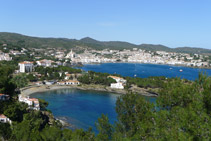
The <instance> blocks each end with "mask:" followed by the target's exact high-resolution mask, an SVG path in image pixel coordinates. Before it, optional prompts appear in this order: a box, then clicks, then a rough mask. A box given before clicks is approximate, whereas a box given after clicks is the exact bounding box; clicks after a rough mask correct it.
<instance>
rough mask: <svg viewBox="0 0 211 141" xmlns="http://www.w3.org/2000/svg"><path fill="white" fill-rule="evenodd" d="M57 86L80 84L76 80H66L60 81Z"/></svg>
mask: <svg viewBox="0 0 211 141" xmlns="http://www.w3.org/2000/svg"><path fill="white" fill-rule="evenodd" d="M57 84H58V85H79V84H80V82H79V81H77V80H68V81H60V82H57Z"/></svg>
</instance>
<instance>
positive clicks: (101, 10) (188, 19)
mask: <svg viewBox="0 0 211 141" xmlns="http://www.w3.org/2000/svg"><path fill="white" fill-rule="evenodd" d="M0 5H1V7H0V19H1V20H0V32H15V33H20V34H24V35H29V36H37V37H62V38H71V39H72V38H74V39H81V38H84V37H91V38H94V39H96V40H100V41H126V42H130V43H135V44H143V43H147V44H162V45H166V46H168V47H172V48H174V47H184V46H190V47H201V48H208V49H211V8H210V6H211V1H210V0H0Z"/></svg>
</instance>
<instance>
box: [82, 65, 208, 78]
mask: <svg viewBox="0 0 211 141" xmlns="http://www.w3.org/2000/svg"><path fill="white" fill-rule="evenodd" d="M81 69H83V70H85V71H88V70H92V71H95V72H107V73H110V74H115V73H117V74H120V75H122V76H131V77H134V75H136V76H137V77H142V78H146V77H149V76H165V77H181V78H186V79H188V80H195V79H197V78H198V74H199V72H206V73H207V75H209V76H211V69H199V68H189V67H181V66H169V65H156V64H135V63H134V64H133V63H104V64H87V65H84V66H83V67H81ZM181 69H182V70H183V71H182V72H180V70H181Z"/></svg>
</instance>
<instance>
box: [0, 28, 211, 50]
mask: <svg viewBox="0 0 211 141" xmlns="http://www.w3.org/2000/svg"><path fill="white" fill-rule="evenodd" d="M3 43H7V44H10V45H13V46H20V47H26V48H48V47H51V48H67V49H69V48H75V47H78V46H80V47H83V48H93V49H98V50H102V49H106V48H108V49H118V50H123V49H132V48H138V49H144V50H149V51H167V52H180V53H211V50H210V49H203V48H191V47H180V48H169V47H167V46H164V45H153V44H141V45H135V44H131V43H128V42H121V41H107V42H105V41H97V40H95V39H92V38H90V37H86V38H82V39H80V40H76V39H67V38H41V37H31V36H25V35H21V34H17V33H8V32H0V44H3Z"/></svg>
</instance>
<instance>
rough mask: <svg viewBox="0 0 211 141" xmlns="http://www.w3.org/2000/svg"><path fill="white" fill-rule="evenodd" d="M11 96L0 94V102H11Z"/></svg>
mask: <svg viewBox="0 0 211 141" xmlns="http://www.w3.org/2000/svg"><path fill="white" fill-rule="evenodd" d="M9 99H10V96H9V95H6V94H0V100H2V101H4V100H9Z"/></svg>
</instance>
